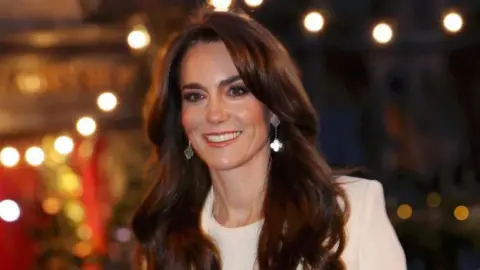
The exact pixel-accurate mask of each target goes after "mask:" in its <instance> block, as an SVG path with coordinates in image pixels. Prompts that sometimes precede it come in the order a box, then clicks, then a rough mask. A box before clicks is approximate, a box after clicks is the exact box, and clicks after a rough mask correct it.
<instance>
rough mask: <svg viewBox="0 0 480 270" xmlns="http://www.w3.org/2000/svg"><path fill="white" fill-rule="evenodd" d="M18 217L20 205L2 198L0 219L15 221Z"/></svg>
mask: <svg viewBox="0 0 480 270" xmlns="http://www.w3.org/2000/svg"><path fill="white" fill-rule="evenodd" d="M19 217H20V207H19V206H18V204H17V203H16V202H15V201H12V200H3V201H1V202H0V219H3V221H5V222H14V221H17V220H18V218H19Z"/></svg>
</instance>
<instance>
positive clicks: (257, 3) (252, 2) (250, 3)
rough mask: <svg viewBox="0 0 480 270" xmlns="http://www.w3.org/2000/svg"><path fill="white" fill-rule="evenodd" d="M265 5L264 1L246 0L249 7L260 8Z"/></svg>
mask: <svg viewBox="0 0 480 270" xmlns="http://www.w3.org/2000/svg"><path fill="white" fill-rule="evenodd" d="M262 3H263V0H245V4H247V6H249V7H258V6H260V5H261V4H262Z"/></svg>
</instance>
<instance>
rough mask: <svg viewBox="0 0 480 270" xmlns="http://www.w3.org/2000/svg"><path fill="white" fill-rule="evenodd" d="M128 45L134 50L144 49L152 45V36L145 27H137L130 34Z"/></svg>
mask: <svg viewBox="0 0 480 270" xmlns="http://www.w3.org/2000/svg"><path fill="white" fill-rule="evenodd" d="M127 43H128V45H129V46H130V48H132V49H135V50H139V49H144V48H146V47H147V46H148V45H150V34H149V33H148V31H147V29H145V27H143V26H137V27H135V28H134V29H133V30H132V31H131V32H130V33H129V34H128V36H127Z"/></svg>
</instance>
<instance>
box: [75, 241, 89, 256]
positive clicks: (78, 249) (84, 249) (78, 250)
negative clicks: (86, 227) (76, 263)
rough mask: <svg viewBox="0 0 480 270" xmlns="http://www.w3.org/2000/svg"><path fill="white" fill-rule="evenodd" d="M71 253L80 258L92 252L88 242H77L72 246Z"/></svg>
mask: <svg viewBox="0 0 480 270" xmlns="http://www.w3.org/2000/svg"><path fill="white" fill-rule="evenodd" d="M72 251H73V253H74V254H75V255H77V256H78V257H80V258H85V257H87V256H88V255H90V254H91V253H92V245H91V244H90V243H88V242H79V243H77V244H75V246H73V250H72Z"/></svg>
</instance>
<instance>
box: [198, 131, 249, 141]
mask: <svg viewBox="0 0 480 270" xmlns="http://www.w3.org/2000/svg"><path fill="white" fill-rule="evenodd" d="M240 133H241V132H240V131H237V132H232V133H225V134H221V135H208V136H206V137H207V140H208V141H210V142H226V141H229V140H233V139H235V138H236V137H238V136H239V135H240Z"/></svg>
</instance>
